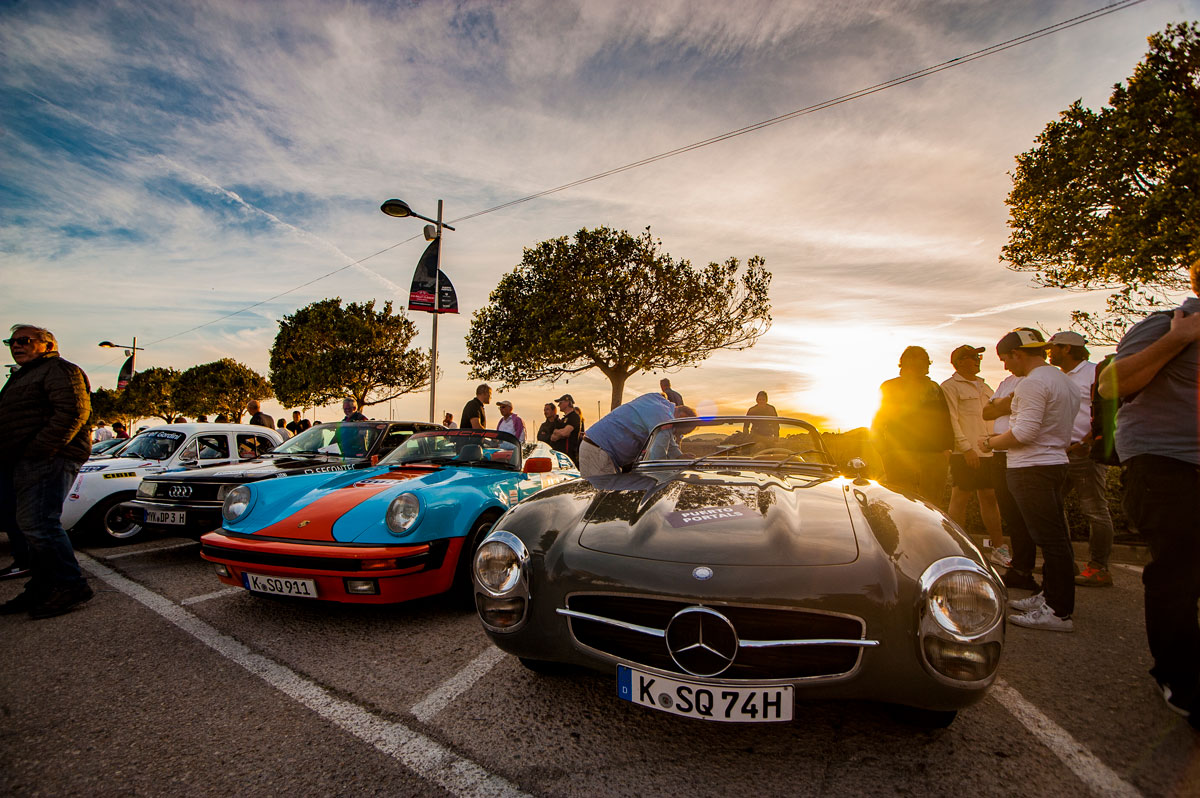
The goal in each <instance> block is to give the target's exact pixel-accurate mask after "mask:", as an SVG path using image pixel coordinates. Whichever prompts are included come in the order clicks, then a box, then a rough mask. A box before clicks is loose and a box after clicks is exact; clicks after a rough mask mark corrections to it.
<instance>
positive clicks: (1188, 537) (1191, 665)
mask: <svg viewBox="0 0 1200 798" xmlns="http://www.w3.org/2000/svg"><path fill="white" fill-rule="evenodd" d="M1123 465H1124V466H1125V470H1124V488H1125V498H1124V504H1125V513H1126V515H1128V516H1129V520H1130V522H1131V523H1132V524H1133V525H1134V526H1135V527H1136V528H1137V529H1138V531H1139V532H1141V533H1142V535H1143V536H1144V537H1145V538H1146V542H1147V543H1148V544H1149V547H1150V558H1151V561H1150V564H1149V565H1147V566H1146V568H1145V570H1143V572H1142V584H1143V585H1144V586H1145V589H1146V639H1147V641H1148V642H1149V644H1150V653H1151V654H1152V655H1153V656H1154V667H1153V668H1151V670H1150V673H1151V674H1153V675H1154V677H1155V678H1156V679H1158V680H1159V681H1160V682H1165V683H1167V684H1170V685H1172V686H1173V687H1174V688H1175V689H1176V690H1194V689H1196V688H1197V687H1200V623H1198V622H1197V619H1196V607H1197V603H1198V602H1200V466H1197V465H1193V464H1191V463H1185V462H1184V461H1182V460H1176V459H1175V458H1173V457H1162V456H1159V455H1155V454H1142V455H1138V456H1137V457H1133V458H1131V459H1129V460H1128V461H1126V462H1125V463H1123Z"/></svg>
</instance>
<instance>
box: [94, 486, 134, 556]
mask: <svg viewBox="0 0 1200 798" xmlns="http://www.w3.org/2000/svg"><path fill="white" fill-rule="evenodd" d="M132 498H133V496H132V494H129V495H117V496H109V497H108V498H107V499H104V500H103V501H101V502H100V503H99V504H97V505H96V506H95V507H93V508H92V511H91V512H90V513H89V514H88V516H89V518H90V520H91V524H90V526H91V537H92V540H93V541H94V542H95V543H97V544H99V545H101V546H123V545H125V544H126V543H133V542H134V541H137V540H141V539H142V538H143V537H144V535H145V529H143V528H142V526H141V525H140V524H135V523H132V522H126V521H122V520H121V519H118V518H117V517H116V509H117V507H118V506H119V505H121V504H123V503H124V502H127V501H129V500H130V499H132Z"/></svg>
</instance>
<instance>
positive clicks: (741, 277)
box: [465, 227, 771, 407]
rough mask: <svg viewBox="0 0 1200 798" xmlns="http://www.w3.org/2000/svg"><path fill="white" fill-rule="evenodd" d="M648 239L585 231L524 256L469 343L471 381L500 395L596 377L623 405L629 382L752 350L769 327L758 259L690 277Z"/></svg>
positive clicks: (766, 275) (479, 318)
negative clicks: (493, 384)
mask: <svg viewBox="0 0 1200 798" xmlns="http://www.w3.org/2000/svg"><path fill="white" fill-rule="evenodd" d="M661 247H662V242H661V241H659V240H656V239H655V238H653V237H652V236H651V234H650V228H649V227H647V228H646V230H645V231H644V232H643V233H641V234H639V235H638V236H636V237H635V236H632V235H630V234H629V233H628V232H626V231H624V230H619V231H618V230H613V229H610V228H607V227H598V228H595V229H593V230H588V229H586V228H585V229H582V230H580V231H579V232H578V233H576V234H575V237H574V240H572V239H569V238H567V237H566V236H563V237H562V238H555V239H551V240H549V241H542V242H540V243H538V244H537V245H535V246H533V247H530V248H527V249H525V253H524V257H523V258H522V260H521V263H520V265H518V266H517V267H516V268H515V269H514V270H513V271H511V272H509V273H508V274H505V275H504V276H503V277H501V278H500V282H499V284H498V285H497V286H496V288H495V290H494V291H492V293H491V296H490V297H489V300H488V304H487V305H486V306H485V307H483V308H480V309H479V310H477V311H476V312H475V314H474V316H473V318H472V319H471V326H470V330H469V331H468V332H467V341H466V342H467V356H468V358H469V360H467V361H465V362H466V363H467V364H468V365H469V366H471V371H470V376H471V378H472V379H485V380H497V381H499V382H501V383H502V384H503V386H504V387H514V386H516V385H519V384H521V383H525V382H539V381H540V382H554V381H556V380H558V379H560V378H563V377H569V376H570V375H573V374H579V373H581V372H585V371H588V370H589V369H593V368H597V369H599V370H600V371H601V372H602V373H603V374H604V376H605V377H607V378H608V380H609V382H610V383H611V384H612V407H617V406H618V405H620V404H621V401H622V396H623V394H624V390H625V382H626V381H627V380H628V379H629V377H631V376H632V375H634V374H637V373H639V372H643V371H651V370H668V369H676V368H682V367H684V366H689V365H694V364H696V363H698V362H700V361H702V360H704V359H705V358H707V357H708V356H709V355H711V354H712V353H713V352H714V351H716V350H718V349H745V348H748V347H751V346H753V345H754V343H755V342H756V341H757V340H758V338H759V336H761V335H762V334H763V333H764V332H766V330H767V329H768V328H769V327H770V324H771V315H770V304H769V301H768V293H769V288H770V284H771V274H770V272H768V271H767V270H766V268H765V265H764V261H763V259H762V258H760V257H758V256H753V257H751V258H750V259H749V260H748V261H747V262H746V268H745V271H742V272H741V273H740V274H739V269H740V265H739V263H738V260H737V258H729V259H728V260H726V261H725V262H724V263H723V264H718V263H710V264H709V265H708V266H706V267H705V268H703V269H695V268H693V267H692V265H691V263H689V262H688V261H687V260H682V259H675V258H672V257H671V256H670V255H669V254H667V253H666V252H662V251H661Z"/></svg>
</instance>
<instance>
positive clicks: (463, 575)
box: [450, 518, 496, 609]
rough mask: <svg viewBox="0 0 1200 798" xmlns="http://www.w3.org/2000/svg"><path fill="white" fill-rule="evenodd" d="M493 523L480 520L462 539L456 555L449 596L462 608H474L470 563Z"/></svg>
mask: <svg viewBox="0 0 1200 798" xmlns="http://www.w3.org/2000/svg"><path fill="white" fill-rule="evenodd" d="M495 523H496V519H495V518H481V519H479V520H478V521H476V522H475V526H473V527H471V531H470V532H468V533H467V536H466V538H464V539H463V547H462V550H461V551H459V553H458V564H457V565H455V566H454V583H453V584H451V586H450V596H451V599H452V600H453V601H455V602H456V603H461V604H462V605H463V606H464V607H470V608H472V609H473V608H474V607H475V585H474V584H473V583H472V582H471V566H472V561H473V560H474V559H475V549H477V548H479V541H481V540H483V538H484V536H485V535H486V534H487V533H488V532H489V531H491V528H492V526H493V525H494V524H495Z"/></svg>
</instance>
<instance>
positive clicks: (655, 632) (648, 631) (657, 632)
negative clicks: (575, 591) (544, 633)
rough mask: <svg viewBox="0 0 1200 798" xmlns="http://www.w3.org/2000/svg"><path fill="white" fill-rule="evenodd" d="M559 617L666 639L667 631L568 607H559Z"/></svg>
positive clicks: (557, 610)
mask: <svg viewBox="0 0 1200 798" xmlns="http://www.w3.org/2000/svg"><path fill="white" fill-rule="evenodd" d="M555 612H557V613H558V614H559V615H566V616H567V617H569V618H581V619H583V620H585V621H595V622H597V623H606V624H608V625H609V626H616V627H619V628H621V629H628V630H629V631H631V632H641V633H642V634H644V635H650V636H651V637H666V636H667V631H666V630H665V629H655V628H653V627H651V626H640V625H638V624H636V623H627V622H626V621H618V620H615V619H613V618H605V617H604V616H603V615H592V614H591V613H588V612H578V611H577V610H569V609H567V608H566V607H559V608H558V609H556V610H555Z"/></svg>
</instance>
